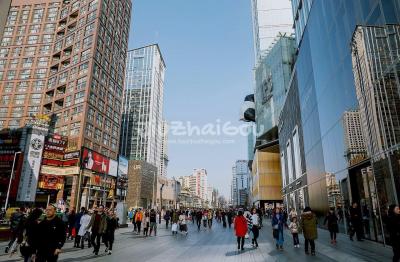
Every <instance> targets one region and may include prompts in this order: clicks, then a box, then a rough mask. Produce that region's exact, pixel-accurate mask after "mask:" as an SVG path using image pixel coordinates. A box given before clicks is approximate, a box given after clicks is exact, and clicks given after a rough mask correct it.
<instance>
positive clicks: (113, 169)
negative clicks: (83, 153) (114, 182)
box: [108, 159, 118, 177]
mask: <svg viewBox="0 0 400 262" xmlns="http://www.w3.org/2000/svg"><path fill="white" fill-rule="evenodd" d="M108 174H109V175H110V176H114V177H117V175H118V162H117V161H115V160H112V159H110V167H109V169H108Z"/></svg>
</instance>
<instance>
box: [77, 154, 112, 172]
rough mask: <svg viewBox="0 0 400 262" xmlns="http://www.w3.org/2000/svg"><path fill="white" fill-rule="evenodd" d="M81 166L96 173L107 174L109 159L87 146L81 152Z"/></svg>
mask: <svg viewBox="0 0 400 262" xmlns="http://www.w3.org/2000/svg"><path fill="white" fill-rule="evenodd" d="M82 159H83V160H82V166H83V168H85V169H89V170H92V171H95V172H98V173H103V174H108V171H109V167H110V159H109V158H107V157H105V156H103V155H101V154H99V153H97V152H95V151H92V150H90V149H88V148H84V149H83V152H82Z"/></svg>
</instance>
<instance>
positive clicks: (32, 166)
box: [17, 133, 44, 202]
mask: <svg viewBox="0 0 400 262" xmlns="http://www.w3.org/2000/svg"><path fill="white" fill-rule="evenodd" d="M43 146H44V135H43V134H35V133H33V134H31V135H30V136H29V140H28V143H27V148H28V150H26V152H27V156H26V157H25V161H24V165H23V168H22V177H21V182H20V187H19V190H18V197H17V201H21V202H34V201H35V196H36V188H37V184H38V178H39V170H40V162H41V159H42V153H43Z"/></svg>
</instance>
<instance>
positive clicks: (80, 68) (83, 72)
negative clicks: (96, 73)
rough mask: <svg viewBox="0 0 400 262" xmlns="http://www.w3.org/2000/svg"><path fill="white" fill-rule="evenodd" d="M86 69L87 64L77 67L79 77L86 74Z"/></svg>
mask: <svg viewBox="0 0 400 262" xmlns="http://www.w3.org/2000/svg"><path fill="white" fill-rule="evenodd" d="M88 68H89V62H86V63H84V64H81V65H80V66H79V75H83V74H86V73H87V72H88Z"/></svg>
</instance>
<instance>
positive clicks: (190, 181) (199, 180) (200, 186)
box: [179, 168, 208, 201]
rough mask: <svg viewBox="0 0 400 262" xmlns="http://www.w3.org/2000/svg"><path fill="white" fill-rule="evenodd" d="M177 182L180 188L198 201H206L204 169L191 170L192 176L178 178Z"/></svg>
mask: <svg viewBox="0 0 400 262" xmlns="http://www.w3.org/2000/svg"><path fill="white" fill-rule="evenodd" d="M179 182H180V183H181V185H182V188H185V189H187V190H188V191H189V192H190V193H191V194H193V195H194V196H196V197H198V198H199V199H200V200H203V201H206V200H207V199H208V182H207V170H206V169H204V168H200V169H193V173H192V175H190V176H183V177H180V178H179Z"/></svg>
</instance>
